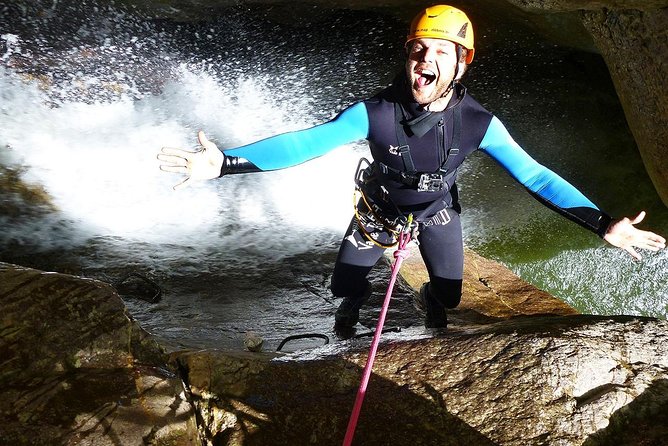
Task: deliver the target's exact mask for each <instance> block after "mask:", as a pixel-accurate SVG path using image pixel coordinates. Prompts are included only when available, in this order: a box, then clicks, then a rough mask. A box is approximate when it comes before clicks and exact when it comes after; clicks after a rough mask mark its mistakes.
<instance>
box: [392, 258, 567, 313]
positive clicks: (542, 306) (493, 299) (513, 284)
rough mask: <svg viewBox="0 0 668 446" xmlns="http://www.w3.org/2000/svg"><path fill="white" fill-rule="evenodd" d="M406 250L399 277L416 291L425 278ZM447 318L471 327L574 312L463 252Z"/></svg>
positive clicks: (495, 264)
mask: <svg viewBox="0 0 668 446" xmlns="http://www.w3.org/2000/svg"><path fill="white" fill-rule="evenodd" d="M409 249H410V251H411V255H410V256H409V257H408V258H407V259H405V260H404V262H403V264H402V266H401V269H400V270H399V274H400V275H401V277H402V278H403V280H404V281H405V282H406V283H407V284H408V285H410V286H411V287H412V288H414V289H415V290H419V289H420V286H422V284H423V283H425V282H427V281H428V280H429V276H428V274H427V268H426V266H425V265H424V261H423V260H422V257H421V256H420V253H419V250H418V248H417V246H413V245H409ZM387 256H388V257H391V256H392V253H391V252H388V254H387ZM448 314H449V315H450V316H449V317H450V318H451V319H455V320H456V321H457V320H461V321H466V322H468V323H475V322H484V321H486V320H489V319H490V318H509V317H512V316H519V315H540V314H543V315H547V314H552V315H562V316H564V315H569V314H577V310H575V309H574V308H573V307H571V306H570V305H568V304H566V303H565V302H564V301H562V300H559V299H557V298H556V297H554V296H552V295H551V294H549V293H547V292H545V291H543V290H541V289H538V288H536V287H535V286H533V285H531V284H530V283H528V282H525V281H524V280H522V279H521V278H519V277H518V276H517V275H515V274H514V273H513V272H512V271H510V270H509V269H508V268H506V267H505V266H503V265H501V264H500V263H498V262H495V261H493V260H490V259H486V258H484V257H482V256H480V255H478V254H477V253H475V252H474V251H472V250H470V249H465V251H464V284H463V289H462V302H461V303H460V304H459V306H458V307H457V308H456V309H454V310H449V311H448Z"/></svg>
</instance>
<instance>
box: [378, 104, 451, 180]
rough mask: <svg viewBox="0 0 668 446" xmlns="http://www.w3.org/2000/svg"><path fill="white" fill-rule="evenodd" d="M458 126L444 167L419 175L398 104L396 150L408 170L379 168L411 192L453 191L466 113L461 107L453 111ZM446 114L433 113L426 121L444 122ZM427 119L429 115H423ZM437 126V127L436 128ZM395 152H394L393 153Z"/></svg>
mask: <svg viewBox="0 0 668 446" xmlns="http://www.w3.org/2000/svg"><path fill="white" fill-rule="evenodd" d="M453 114H454V122H453V133H452V145H451V146H450V149H449V150H447V152H446V151H445V150H443V152H444V153H443V155H444V156H443V158H444V161H443V163H442V164H441V165H440V166H439V168H438V169H437V170H436V171H435V172H418V171H417V170H416V168H415V163H414V162H413V158H412V156H411V152H410V146H409V145H408V141H407V139H406V132H405V130H404V126H403V124H402V122H403V121H404V119H403V113H402V110H401V105H400V104H399V103H395V104H394V118H395V129H396V135H397V142H398V143H399V147H397V148H396V154H397V155H400V156H401V159H402V162H403V164H404V169H403V170H399V169H395V168H393V167H390V166H388V165H386V164H385V163H381V162H379V163H378V168H379V170H380V172H381V173H382V174H383V175H386V176H387V177H388V178H390V179H391V180H394V181H398V182H400V183H403V184H406V185H407V186H409V187H411V188H415V189H417V190H418V191H419V192H437V191H440V190H443V189H446V188H447V189H449V188H450V187H452V184H450V183H451V182H453V179H454V177H455V175H456V174H457V167H456V166H455V158H456V156H457V155H458V154H459V146H460V144H461V133H462V110H461V107H460V106H455V107H454V109H453ZM442 115H443V114H442V113H429V114H428V115H426V116H427V117H425V118H422V117H420V118H421V119H422V120H427V119H428V120H431V121H434V123H435V122H436V121H435V118H438V120H440V119H441V118H442ZM423 116H425V115H423ZM432 126H433V124H432ZM391 150H392V149H391Z"/></svg>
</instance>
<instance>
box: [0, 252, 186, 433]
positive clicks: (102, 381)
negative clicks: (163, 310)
mask: <svg viewBox="0 0 668 446" xmlns="http://www.w3.org/2000/svg"><path fill="white" fill-rule="evenodd" d="M0 305H1V306H2V310H3V311H2V316H0V321H1V322H0V363H1V367H0V444H7V445H27V444H68V445H96V446H97V445H118V444H122V445H139V444H151V445H157V444H172V445H190V444H195V443H194V442H193V440H192V439H193V438H195V436H194V429H193V428H192V427H191V426H192V424H193V422H192V421H191V415H192V408H191V406H190V404H189V403H188V402H187V401H186V400H185V397H184V395H183V387H182V383H181V381H180V379H178V377H177V376H176V375H175V374H174V372H173V371H171V370H170V369H169V368H167V366H166V362H165V356H164V353H163V351H162V350H161V349H160V348H159V346H158V345H157V344H156V343H155V342H154V341H153V340H152V338H151V337H150V336H149V335H148V334H147V333H146V332H144V331H143V330H142V329H141V328H140V327H139V326H138V325H137V323H136V322H134V321H133V320H132V319H131V318H130V317H129V315H128V314H127V312H126V309H125V306H124V305H123V303H122V301H121V300H120V298H119V297H118V295H116V294H115V293H114V291H113V289H112V288H111V287H110V286H109V285H106V284H103V283H101V282H97V281H93V280H87V279H83V278H77V277H73V276H67V275H63V274H54V273H44V272H40V271H37V270H32V269H27V268H21V267H18V266H14V265H9V264H6V263H0Z"/></svg>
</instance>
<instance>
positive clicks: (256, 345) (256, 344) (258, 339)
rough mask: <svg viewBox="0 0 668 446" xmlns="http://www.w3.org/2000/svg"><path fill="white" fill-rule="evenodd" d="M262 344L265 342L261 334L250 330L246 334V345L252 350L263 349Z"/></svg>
mask: <svg viewBox="0 0 668 446" xmlns="http://www.w3.org/2000/svg"><path fill="white" fill-rule="evenodd" d="M262 344H264V339H262V336H260V335H259V334H257V333H255V332H253V331H249V332H248V333H246V334H245V335H244V347H246V349H247V350H248V351H251V352H259V351H260V350H262Z"/></svg>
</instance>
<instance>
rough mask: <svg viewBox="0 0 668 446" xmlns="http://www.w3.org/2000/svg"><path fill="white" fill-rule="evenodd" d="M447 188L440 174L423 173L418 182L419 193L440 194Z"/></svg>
mask: <svg viewBox="0 0 668 446" xmlns="http://www.w3.org/2000/svg"><path fill="white" fill-rule="evenodd" d="M444 188H445V181H443V175H441V174H440V173H423V174H422V175H420V180H419V181H418V185H417V190H418V192H438V191H441V190H443V189H444Z"/></svg>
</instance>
